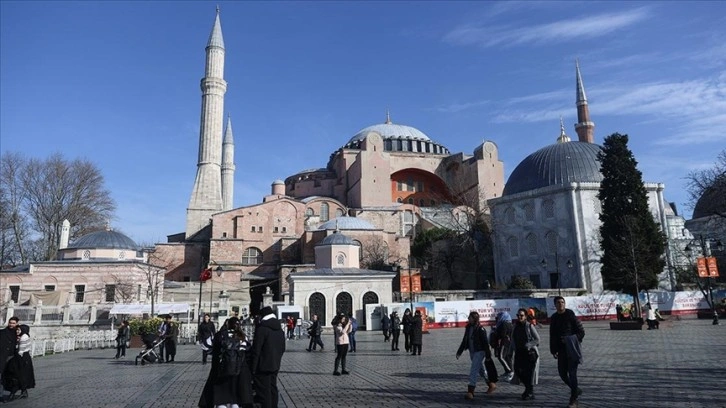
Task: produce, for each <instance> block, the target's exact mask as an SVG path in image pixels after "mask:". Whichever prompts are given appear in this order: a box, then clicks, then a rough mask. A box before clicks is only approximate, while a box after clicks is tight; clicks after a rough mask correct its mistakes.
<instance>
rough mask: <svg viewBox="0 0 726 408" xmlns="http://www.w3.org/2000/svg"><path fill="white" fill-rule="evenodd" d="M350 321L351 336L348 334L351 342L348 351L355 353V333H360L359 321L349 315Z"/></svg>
mask: <svg viewBox="0 0 726 408" xmlns="http://www.w3.org/2000/svg"><path fill="white" fill-rule="evenodd" d="M348 319H349V320H350V334H348V341H349V342H350V348H349V349H348V351H349V352H351V353H355V346H356V341H355V333H356V332H357V331H358V319H356V318H355V317H354V316H353V314H352V313H349V314H348Z"/></svg>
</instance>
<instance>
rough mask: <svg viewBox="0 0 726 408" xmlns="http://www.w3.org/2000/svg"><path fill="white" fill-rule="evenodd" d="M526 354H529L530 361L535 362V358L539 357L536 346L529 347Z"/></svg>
mask: <svg viewBox="0 0 726 408" xmlns="http://www.w3.org/2000/svg"><path fill="white" fill-rule="evenodd" d="M527 355H528V356H529V361H530V362H532V363H536V362H537V359H538V358H539V354H538V353H537V349H536V348H531V349H529V350H527Z"/></svg>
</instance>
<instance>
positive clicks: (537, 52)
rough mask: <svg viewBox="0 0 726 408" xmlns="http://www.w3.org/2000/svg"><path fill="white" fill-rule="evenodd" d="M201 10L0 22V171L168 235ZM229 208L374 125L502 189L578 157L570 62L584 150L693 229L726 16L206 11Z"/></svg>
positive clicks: (131, 227) (590, 10)
mask: <svg viewBox="0 0 726 408" xmlns="http://www.w3.org/2000/svg"><path fill="white" fill-rule="evenodd" d="M215 4H216V3H214V2H201V1H198V2H192V1H185V2H172V1H159V2H136V1H131V2H122V1H113V2H92V1H77V2H63V1H53V2H40V1H34V2H26V1H23V2H19V1H2V2H0V151H2V152H5V151H18V152H22V153H25V154H26V155H28V156H33V157H41V158H44V157H47V156H48V155H50V154H52V153H54V152H61V153H63V154H64V155H65V157H66V158H76V157H84V158H88V159H90V160H92V161H93V162H95V163H96V164H97V165H98V167H99V168H100V169H101V171H102V173H103V175H104V177H105V180H106V186H107V188H108V189H109V190H110V191H111V192H112V196H113V198H114V199H115V201H116V203H117V205H118V210H117V214H116V215H117V217H116V219H114V220H112V224H113V226H114V227H115V228H116V229H117V230H120V231H123V232H125V233H126V234H128V235H129V236H130V237H131V238H133V239H134V240H136V241H137V242H143V243H150V242H159V241H164V240H165V239H166V235H168V234H173V233H177V232H182V231H183V230H184V227H185V216H186V207H187V204H188V201H189V196H190V193H191V188H192V185H193V182H194V176H195V172H196V160H197V152H198V145H197V143H198V137H199V116H200V109H201V108H200V101H201V94H200V90H199V80H200V79H201V78H202V76H203V74H204V57H205V54H204V47H205V45H206V41H207V39H208V36H209V33H210V31H211V28H212V24H213V21H214V13H215ZM219 4H220V7H221V20H222V31H223V34H224V41H225V46H226V69H225V79H226V80H227V82H228V89H227V94H226V98H225V110H226V111H227V112H228V113H230V114H231V117H232V123H233V129H234V136H235V142H236V160H235V161H236V165H237V172H236V175H235V197H234V205H235V207H240V206H246V205H251V204H255V203H258V202H260V201H261V199H262V196H264V195H265V194H268V192H269V190H270V184H271V182H272V181H273V180H275V179H278V178H283V179H284V178H285V177H286V176H289V175H292V174H294V173H296V172H298V171H300V170H303V169H306V168H313V167H325V165H326V163H327V161H328V157H329V155H330V153H332V152H333V151H335V150H336V149H338V148H339V147H340V146H342V145H343V144H344V143H345V142H346V141H347V140H348V139H349V138H350V137H351V136H353V135H354V134H355V133H356V132H357V131H358V130H360V129H362V128H364V127H366V126H369V125H372V124H376V123H382V122H383V121H384V119H385V112H386V109H387V108H388V109H390V112H391V119H392V120H393V122H394V123H400V124H405V125H409V126H414V127H416V128H418V129H420V130H421V131H423V132H424V133H426V134H427V135H428V136H429V137H431V138H432V139H433V140H436V141H438V142H440V143H442V144H444V145H445V146H447V147H448V148H449V150H451V151H452V152H464V153H467V154H471V153H472V152H473V150H474V148H475V147H476V146H477V145H478V144H480V143H481V142H482V141H483V140H492V141H494V142H496V143H497V145H498V146H499V149H500V157H501V159H502V160H503V161H504V166H505V173H506V175H507V176H508V175H509V173H511V171H512V170H513V169H514V168H515V167H516V166H517V164H518V163H519V162H520V161H521V160H522V159H524V158H525V157H526V156H527V155H528V154H530V153H532V152H534V151H535V150H537V149H539V148H541V147H543V146H545V145H548V144H551V143H554V141H555V139H556V138H557V136H558V134H559V117H560V116H561V115H562V116H563V117H564V121H565V124H566V130H567V133H568V134H569V135H570V136H571V137H573V139H574V138H576V134H575V131H574V127H573V124H574V123H575V122H576V109H575V59H576V58H579V59H580V64H581V69H582V74H583V80H584V82H585V86H586V90H587V96H588V100H589V103H590V113H591V116H592V120H593V121H594V122H595V126H596V128H595V142H596V143H602V140H603V138H604V137H605V136H607V135H609V134H611V133H614V132H620V133H627V134H629V135H630V147H631V149H632V150H633V152H634V154H635V156H636V159H637V160H638V162H639V168H640V170H641V171H642V172H643V175H644V179H645V181H646V182H663V183H665V185H666V190H665V195H666V199H668V200H669V201H673V202H675V203H676V204H677V205H678V208H679V210H680V211H681V213H684V215H685V216H686V217H687V218H688V217H690V209H689V208H687V207H686V206H685V204H686V203H687V195H686V192H685V191H684V185H685V180H684V177H685V176H686V174H687V173H688V172H689V171H690V170H692V169H700V168H705V167H709V166H710V165H712V163H713V162H714V161H715V159H716V155H717V154H718V152H719V151H720V150H722V149H723V148H724V147H725V146H726V3H724V2H688V3H685V2H662V3H660V2H644V3H637V2H613V1H608V2H583V3H577V2H569V1H568V2H529V1H527V2H505V3H496V2H418V3H416V2H384V1H376V2H220V3H219Z"/></svg>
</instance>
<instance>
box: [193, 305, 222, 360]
mask: <svg viewBox="0 0 726 408" xmlns="http://www.w3.org/2000/svg"><path fill="white" fill-rule="evenodd" d="M216 332H217V330H216V329H215V327H214V322H212V319H211V317H210V316H209V313H205V314H204V320H202V322H201V323H199V327H198V328H197V341H198V342H199V344H201V345H202V364H207V356H209V354H210V353H211V352H212V348H211V345H212V344H211V341H210V340H211V339H213V338H214V334H215V333H216Z"/></svg>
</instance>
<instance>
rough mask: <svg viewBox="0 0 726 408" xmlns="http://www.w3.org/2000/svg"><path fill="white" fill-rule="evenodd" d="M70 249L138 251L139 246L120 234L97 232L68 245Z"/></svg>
mask: <svg viewBox="0 0 726 408" xmlns="http://www.w3.org/2000/svg"><path fill="white" fill-rule="evenodd" d="M68 248H75V249H81V248H95V249H130V250H133V251H137V250H138V249H139V246H138V245H136V242H134V241H133V240H132V239H131V238H129V237H127V236H126V235H124V234H122V233H120V232H116V231H96V232H92V233H90V234H86V235H84V236H82V237H80V238H78V239H77V240H75V241H73V243H72V244H70V245H68Z"/></svg>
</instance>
